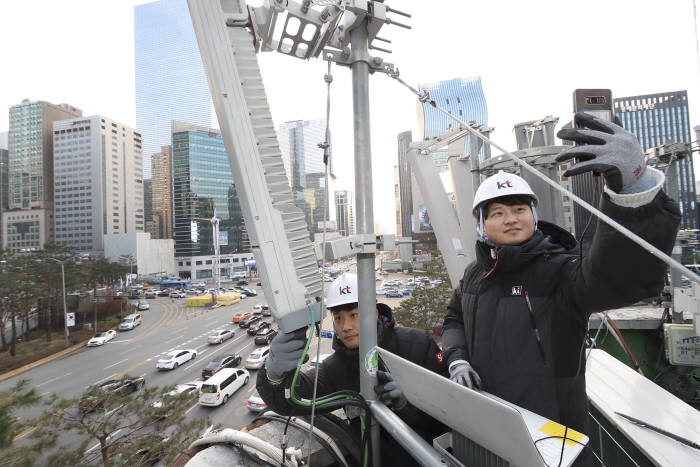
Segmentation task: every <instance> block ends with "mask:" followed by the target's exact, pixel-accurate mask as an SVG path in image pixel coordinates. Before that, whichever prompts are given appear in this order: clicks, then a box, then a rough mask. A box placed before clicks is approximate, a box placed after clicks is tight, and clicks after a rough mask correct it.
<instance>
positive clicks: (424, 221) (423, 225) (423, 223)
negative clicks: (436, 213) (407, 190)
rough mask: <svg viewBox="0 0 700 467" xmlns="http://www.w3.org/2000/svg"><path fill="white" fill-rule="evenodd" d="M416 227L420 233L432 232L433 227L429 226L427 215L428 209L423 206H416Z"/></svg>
mask: <svg viewBox="0 0 700 467" xmlns="http://www.w3.org/2000/svg"><path fill="white" fill-rule="evenodd" d="M418 225H419V227H420V229H419V230H420V231H421V232H430V231H432V230H433V226H432V225H430V216H429V215H428V209H427V208H426V207H425V204H419V205H418Z"/></svg>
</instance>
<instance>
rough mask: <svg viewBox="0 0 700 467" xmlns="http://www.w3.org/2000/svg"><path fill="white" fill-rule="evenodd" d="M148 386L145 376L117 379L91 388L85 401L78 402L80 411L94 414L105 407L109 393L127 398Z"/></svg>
mask: <svg viewBox="0 0 700 467" xmlns="http://www.w3.org/2000/svg"><path fill="white" fill-rule="evenodd" d="M145 384H146V378H144V377H143V376H136V377H133V378H132V377H129V376H125V377H123V378H115V379H109V380H107V381H104V382H102V383H100V384H98V385H95V386H91V387H90V388H89V389H91V390H89V391H88V395H87V397H86V398H85V399H79V400H78V409H79V410H80V411H81V412H92V411H93V410H96V409H98V408H99V407H102V406H103V405H104V399H105V397H107V395H108V393H111V394H115V395H118V396H127V395H129V394H131V393H134V392H136V391H138V390H139V389H141V388H142V387H143V386H144V385H145Z"/></svg>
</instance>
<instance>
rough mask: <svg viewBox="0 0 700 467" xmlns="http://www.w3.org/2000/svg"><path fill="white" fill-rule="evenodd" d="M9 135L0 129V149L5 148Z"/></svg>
mask: <svg viewBox="0 0 700 467" xmlns="http://www.w3.org/2000/svg"><path fill="white" fill-rule="evenodd" d="M8 137H9V132H7V131H0V149H5V150H7V149H8V147H7V138H8Z"/></svg>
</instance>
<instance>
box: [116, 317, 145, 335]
mask: <svg viewBox="0 0 700 467" xmlns="http://www.w3.org/2000/svg"><path fill="white" fill-rule="evenodd" d="M140 324H141V315H140V314H139V313H132V314H130V315H129V316H127V317H126V318H124V319H122V322H121V323H119V330H120V331H129V330H131V329H134V328H135V327H136V326H138V325H140Z"/></svg>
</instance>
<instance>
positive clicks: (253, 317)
mask: <svg viewBox="0 0 700 467" xmlns="http://www.w3.org/2000/svg"><path fill="white" fill-rule="evenodd" d="M261 319H262V316H260V315H251V316H248V317H247V318H243V319H242V320H240V321H239V322H238V326H240V327H242V328H247V327H249V326H250V325H251V324H253V323H257V322H258V321H260V320H261Z"/></svg>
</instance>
